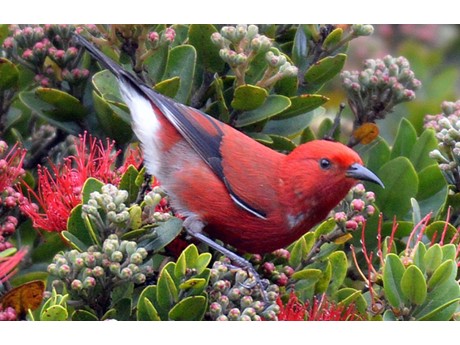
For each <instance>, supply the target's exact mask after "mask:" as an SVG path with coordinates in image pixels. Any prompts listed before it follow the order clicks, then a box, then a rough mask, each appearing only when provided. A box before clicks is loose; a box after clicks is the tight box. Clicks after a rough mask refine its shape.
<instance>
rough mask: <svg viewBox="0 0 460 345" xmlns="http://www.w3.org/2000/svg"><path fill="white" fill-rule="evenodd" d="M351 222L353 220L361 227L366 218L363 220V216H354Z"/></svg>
mask: <svg viewBox="0 0 460 345" xmlns="http://www.w3.org/2000/svg"><path fill="white" fill-rule="evenodd" d="M352 220H354V221H355V222H356V223H358V225H362V224H363V223H364V222H365V221H366V218H364V216H362V215H360V214H358V215H356V216H354V217H353V218H352Z"/></svg>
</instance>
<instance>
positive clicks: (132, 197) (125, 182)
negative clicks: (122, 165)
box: [118, 165, 139, 205]
mask: <svg viewBox="0 0 460 345" xmlns="http://www.w3.org/2000/svg"><path fill="white" fill-rule="evenodd" d="M138 175H139V171H138V170H137V169H136V168H135V167H134V166H132V165H130V166H129V167H128V169H126V171H125V173H124V174H123V176H122V177H121V180H120V184H119V185H118V189H120V190H125V191H127V192H128V199H127V200H126V202H125V204H127V205H130V204H131V203H133V202H135V201H136V199H137V194H138V193H139V186H138V185H137V184H136V179H137V176H138Z"/></svg>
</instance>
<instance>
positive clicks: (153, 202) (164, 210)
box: [142, 186, 171, 224]
mask: <svg viewBox="0 0 460 345" xmlns="http://www.w3.org/2000/svg"><path fill="white" fill-rule="evenodd" d="M142 206H143V209H142V222H143V223H146V224H150V223H155V222H164V221H167V220H168V219H169V218H171V213H170V210H169V204H168V200H167V197H166V193H165V192H164V191H163V189H162V188H161V187H160V186H155V187H153V189H152V190H151V191H150V192H148V193H147V194H146V195H145V196H144V202H143V205H142Z"/></svg>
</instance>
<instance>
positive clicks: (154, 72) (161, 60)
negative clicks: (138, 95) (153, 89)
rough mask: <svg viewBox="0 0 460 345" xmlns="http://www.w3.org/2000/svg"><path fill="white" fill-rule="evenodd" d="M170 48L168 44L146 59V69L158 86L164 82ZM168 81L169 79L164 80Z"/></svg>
mask: <svg viewBox="0 0 460 345" xmlns="http://www.w3.org/2000/svg"><path fill="white" fill-rule="evenodd" d="M168 56H169V46H168V45H167V44H165V45H162V46H160V47H159V48H158V49H157V50H155V52H154V53H153V54H152V55H151V56H149V57H148V58H147V59H145V62H144V69H145V70H146V71H147V74H148V76H149V79H150V80H151V81H152V82H153V83H154V84H157V83H159V82H160V81H161V80H162V76H163V75H164V73H165V70H166V64H167V62H168ZM163 79H168V78H163Z"/></svg>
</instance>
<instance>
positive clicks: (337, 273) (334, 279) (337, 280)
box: [327, 251, 348, 296]
mask: <svg viewBox="0 0 460 345" xmlns="http://www.w3.org/2000/svg"><path fill="white" fill-rule="evenodd" d="M329 262H330V263H331V268H332V276H331V282H330V283H329V286H328V288H327V294H328V296H332V295H333V294H334V293H335V292H336V291H337V290H338V289H339V288H340V286H341V285H342V284H343V282H344V281H345V278H346V276H347V270H348V260H347V255H346V254H345V253H344V252H343V251H336V252H334V253H332V254H331V255H329Z"/></svg>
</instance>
